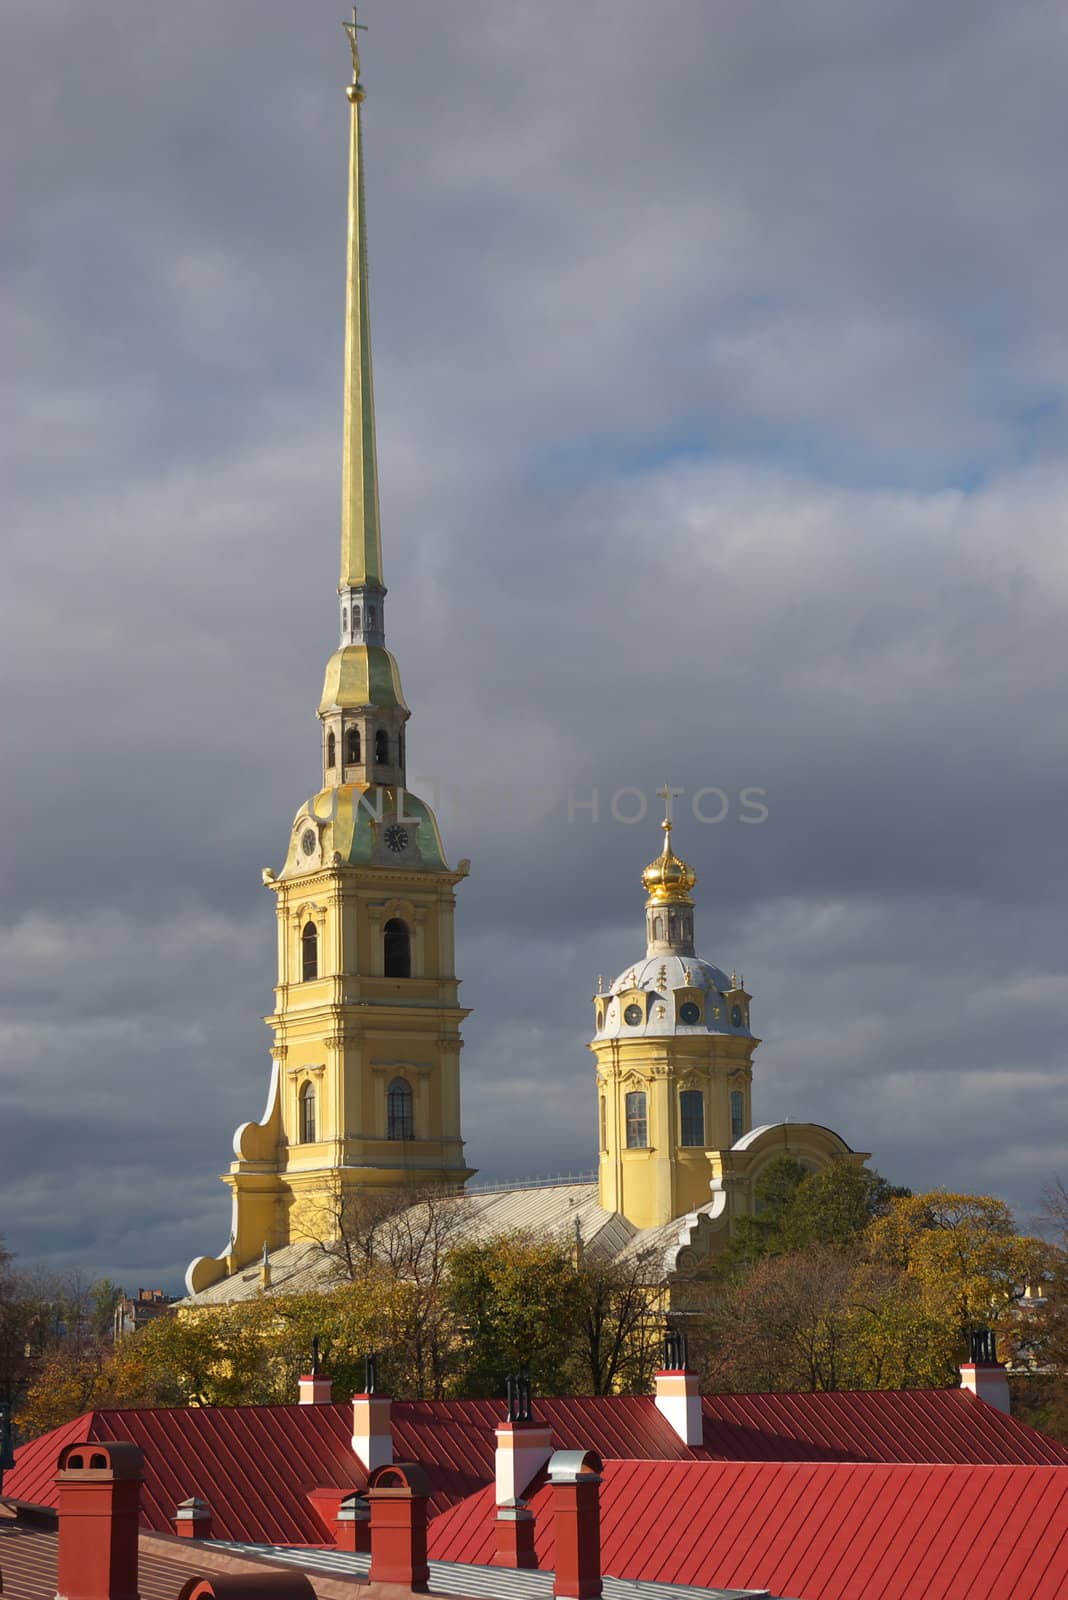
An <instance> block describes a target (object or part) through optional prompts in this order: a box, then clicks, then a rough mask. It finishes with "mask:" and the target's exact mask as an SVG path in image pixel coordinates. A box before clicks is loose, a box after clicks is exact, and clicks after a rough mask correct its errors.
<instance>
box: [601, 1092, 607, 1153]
mask: <svg viewBox="0 0 1068 1600" xmlns="http://www.w3.org/2000/svg"><path fill="white" fill-rule="evenodd" d="M601 1149H602V1150H607V1149H608V1107H607V1105H606V1104H605V1098H604V1095H602V1096H601Z"/></svg>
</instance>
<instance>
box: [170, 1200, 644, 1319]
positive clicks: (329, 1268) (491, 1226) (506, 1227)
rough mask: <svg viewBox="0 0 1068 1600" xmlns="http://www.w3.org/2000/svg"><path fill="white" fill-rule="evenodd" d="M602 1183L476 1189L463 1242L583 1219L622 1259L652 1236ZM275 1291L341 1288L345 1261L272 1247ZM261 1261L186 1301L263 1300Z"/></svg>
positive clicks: (608, 1253)
mask: <svg viewBox="0 0 1068 1600" xmlns="http://www.w3.org/2000/svg"><path fill="white" fill-rule="evenodd" d="M597 1194H598V1190H597V1184H596V1183H557V1184H535V1185H533V1186H530V1187H527V1186H520V1185H517V1186H516V1187H515V1188H513V1189H494V1190H490V1191H479V1190H477V1189H475V1190H471V1191H469V1192H468V1193H467V1194H464V1195H460V1196H458V1197H457V1199H458V1204H459V1206H460V1208H461V1211H462V1222H461V1225H460V1227H459V1229H458V1233H457V1242H459V1240H460V1239H464V1240H480V1239H491V1238H493V1237H494V1236H495V1235H497V1234H502V1233H515V1232H529V1233H532V1234H534V1235H535V1236H536V1237H538V1238H543V1239H544V1238H556V1239H560V1240H566V1241H567V1242H570V1241H571V1240H572V1239H574V1238H575V1233H576V1224H577V1225H578V1234H579V1236H580V1238H581V1240H582V1245H583V1248H584V1249H586V1250H588V1251H589V1252H590V1253H591V1254H593V1255H598V1256H605V1257H608V1258H614V1257H616V1256H618V1255H620V1254H621V1253H622V1252H623V1251H628V1253H631V1254H633V1253H634V1248H635V1247H636V1246H640V1243H641V1240H642V1238H643V1237H644V1233H643V1230H640V1229H638V1228H635V1227H634V1225H633V1224H632V1223H630V1222H628V1221H627V1219H626V1217H624V1216H622V1215H621V1214H620V1213H619V1212H618V1211H606V1210H605V1208H604V1207H603V1206H602V1205H601V1204H600V1202H599V1200H598V1198H597ZM645 1231H646V1232H648V1234H649V1237H650V1242H652V1243H656V1244H657V1245H659V1243H660V1240H659V1235H660V1232H661V1230H659V1229H648V1230H645ZM268 1259H269V1261H270V1268H271V1287H270V1292H271V1293H274V1294H308V1293H311V1294H314V1293H316V1292H317V1291H323V1290H326V1289H330V1288H333V1287H334V1286H335V1285H336V1284H338V1283H339V1282H340V1281H342V1280H341V1279H340V1277H339V1274H338V1267H337V1263H336V1262H335V1261H334V1260H333V1259H332V1258H331V1257H330V1256H329V1255H327V1254H326V1253H325V1252H324V1251H323V1249H322V1248H321V1247H320V1246H319V1245H318V1244H316V1243H315V1242H314V1241H312V1240H307V1239H304V1240H298V1241H297V1242H296V1243H293V1244H287V1245H283V1246H282V1247H281V1248H280V1249H278V1250H272V1251H271V1253H270V1256H269V1258H268ZM263 1292H264V1291H263V1287H262V1278H261V1266H260V1262H259V1261H256V1262H253V1263H251V1264H250V1265H249V1266H247V1267H244V1268H242V1270H241V1271H240V1272H236V1273H234V1274H233V1276H232V1277H229V1278H223V1279H222V1280H221V1281H220V1282H219V1283H214V1284H212V1285H211V1287H210V1288H208V1289H202V1290H201V1291H200V1293H199V1294H194V1295H189V1296H188V1297H187V1299H186V1300H184V1301H182V1302H181V1303H182V1304H183V1305H195V1306H211V1305H223V1304H226V1303H227V1302H229V1301H232V1300H256V1299H258V1298H259V1297H260V1295H261V1294H263Z"/></svg>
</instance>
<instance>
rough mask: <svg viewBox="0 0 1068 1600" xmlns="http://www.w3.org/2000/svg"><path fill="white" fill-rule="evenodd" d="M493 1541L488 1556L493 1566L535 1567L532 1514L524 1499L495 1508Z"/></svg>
mask: <svg viewBox="0 0 1068 1600" xmlns="http://www.w3.org/2000/svg"><path fill="white" fill-rule="evenodd" d="M494 1532H495V1534H496V1543H495V1546H494V1551H493V1555H492V1557H491V1558H490V1559H491V1561H492V1564H493V1565H494V1566H495V1567H536V1566H537V1564H538V1561H537V1557H536V1556H535V1554H534V1514H533V1512H532V1511H530V1510H529V1508H528V1506H527V1503H526V1501H525V1500H512V1501H510V1502H509V1503H508V1504H507V1505H499V1506H498V1507H497V1521H496V1523H495V1525H494Z"/></svg>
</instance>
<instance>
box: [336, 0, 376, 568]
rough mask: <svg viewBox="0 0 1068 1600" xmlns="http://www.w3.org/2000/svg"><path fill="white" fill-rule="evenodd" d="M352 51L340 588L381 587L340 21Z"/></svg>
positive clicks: (356, 151)
mask: <svg viewBox="0 0 1068 1600" xmlns="http://www.w3.org/2000/svg"><path fill="white" fill-rule="evenodd" d="M343 26H344V29H345V32H346V33H347V34H348V36H349V45H350V48H351V50H352V82H351V83H350V84H349V86H348V88H347V89H346V91H345V92H346V94H347V95H348V98H349V102H350V104H351V106H352V132H351V142H350V146H349V240H348V273H347V278H346V287H345V400H344V409H345V423H344V427H345V437H344V446H343V455H342V468H341V581H340V585H339V587H340V588H341V589H352V588H356V587H360V586H362V585H364V584H369V585H372V586H373V587H375V588H378V589H381V588H382V537H381V533H380V531H379V512H378V459H377V451H376V448H375V398H374V382H373V379H372V375H371V315H370V303H369V299H368V294H367V228H366V223H365V220H364V182H363V143H362V127H361V120H360V119H361V108H362V106H363V101H364V96H365V92H366V91H365V90H364V87H363V84H362V83H361V82H360V51H359V41H358V32H360V31H363V26H364V25H363V24H362V23H360V22H358V21H357V20H356V8H355V6H354V7H353V9H352V21H351V22H346V23H344V24H343Z"/></svg>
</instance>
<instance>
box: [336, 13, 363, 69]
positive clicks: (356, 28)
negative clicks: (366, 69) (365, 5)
mask: <svg viewBox="0 0 1068 1600" xmlns="http://www.w3.org/2000/svg"><path fill="white" fill-rule="evenodd" d="M341 26H342V27H343V28H344V30H345V32H346V33H347V34H348V36H349V48H350V49H351V51H352V81H353V83H359V81H360V41H359V40H358V39H357V37H356V35H357V33H366V32H367V24H366V22H358V21H357V19H356V7H355V6H353V8H352V21H351V22H343V23H342V24H341Z"/></svg>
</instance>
